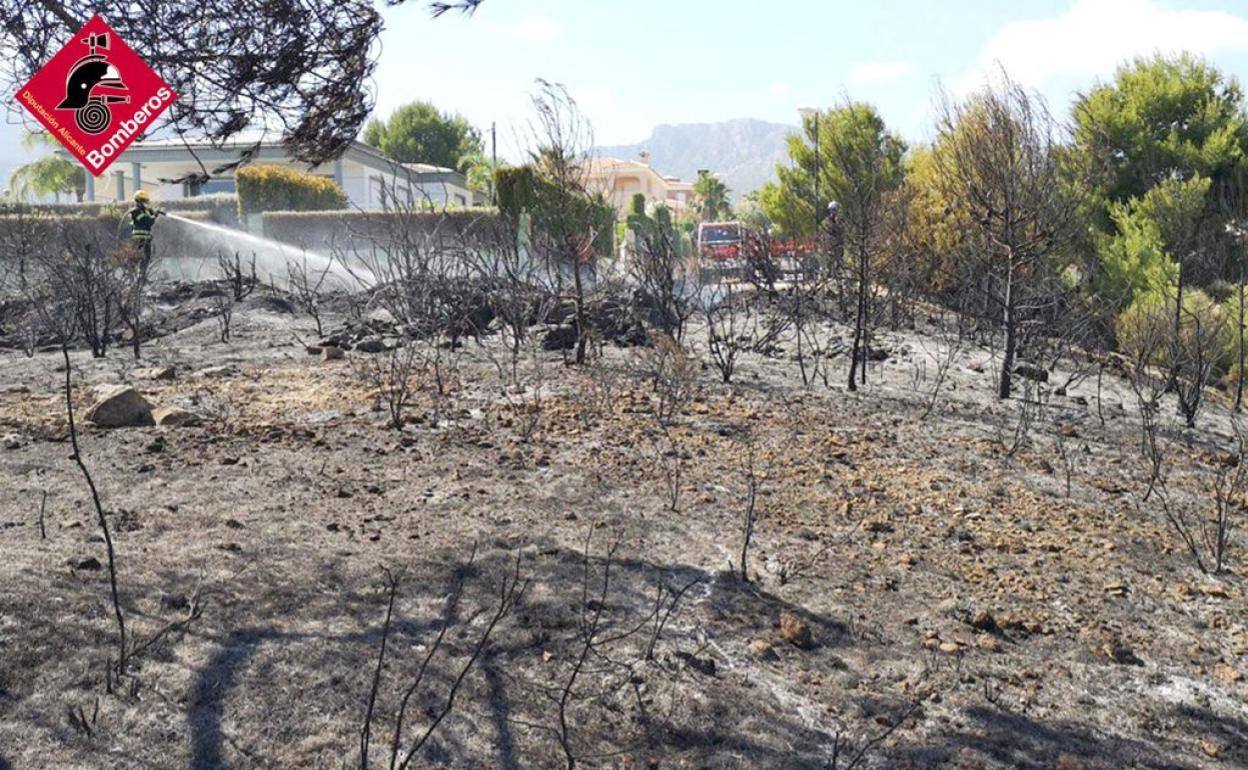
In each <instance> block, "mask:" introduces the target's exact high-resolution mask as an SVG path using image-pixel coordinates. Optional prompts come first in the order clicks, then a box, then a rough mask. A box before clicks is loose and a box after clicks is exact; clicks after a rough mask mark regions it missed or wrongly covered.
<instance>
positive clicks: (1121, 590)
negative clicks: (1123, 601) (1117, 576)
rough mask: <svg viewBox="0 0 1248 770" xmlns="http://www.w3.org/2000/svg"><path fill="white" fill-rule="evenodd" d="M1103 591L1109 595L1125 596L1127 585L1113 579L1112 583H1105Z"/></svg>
mask: <svg viewBox="0 0 1248 770" xmlns="http://www.w3.org/2000/svg"><path fill="white" fill-rule="evenodd" d="M1105 593H1107V594H1110V595H1111V596H1126V595H1127V586H1126V584H1125V583H1122V582H1120V581H1117V580H1115V581H1113V582H1112V583H1106V584H1105Z"/></svg>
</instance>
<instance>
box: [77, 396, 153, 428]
mask: <svg viewBox="0 0 1248 770" xmlns="http://www.w3.org/2000/svg"><path fill="white" fill-rule="evenodd" d="M86 420H87V422H91V423H94V424H96V425H99V426H100V427H101V428H138V427H142V426H145V425H152V424H153V420H152V406H151V404H149V403H147V399H145V398H143V396H142V395H141V394H140V393H139V392H138V391H137V390H135V389H134V388H132V387H130V386H129V385H109V386H105V387H103V388H101V389H100V390H99V391H98V395H97V398H96V401H95V403H94V404H92V405H91V407H90V408H89V409H88V410H87V414H86Z"/></svg>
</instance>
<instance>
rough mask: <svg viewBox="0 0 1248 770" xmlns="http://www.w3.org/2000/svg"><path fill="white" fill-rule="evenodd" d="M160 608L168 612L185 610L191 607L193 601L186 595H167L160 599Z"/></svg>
mask: <svg viewBox="0 0 1248 770" xmlns="http://www.w3.org/2000/svg"><path fill="white" fill-rule="evenodd" d="M160 606H161V609H164V610H167V611H176V610H185V609H188V608H189V607H190V606H191V600H190V599H188V598H186V594H165V595H164V596H162V597H160Z"/></svg>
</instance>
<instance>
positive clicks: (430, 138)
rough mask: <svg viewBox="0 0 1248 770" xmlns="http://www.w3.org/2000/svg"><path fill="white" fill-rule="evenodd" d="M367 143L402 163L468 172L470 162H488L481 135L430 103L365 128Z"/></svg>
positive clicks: (411, 106)
mask: <svg viewBox="0 0 1248 770" xmlns="http://www.w3.org/2000/svg"><path fill="white" fill-rule="evenodd" d="M364 142H365V143H366V144H370V145H372V146H373V147H376V148H377V149H379V150H381V151H382V153H384V154H385V156H386V157H388V158H390V159H391V160H394V161H397V162H399V163H429V164H432V165H434V166H442V167H444V168H453V169H456V170H458V171H467V170H468V169H467V168H466V167H465V162H466V161H472V160H473V159H474V158H476V159H479V160H481V161H484V158H485V155H484V149H483V147H482V144H481V134H480V132H478V131H477V129H475V128H473V127H472V126H471V125H470V124H469V123H468V121H467V119H466V118H464V117H463V116H461V115H450V114H446V113H442V112H439V111H438V109H437V108H436V107H434V106H433V105H432V104H430V103H429V102H412V103H410V104H405V105H403V106H402V107H400V108H398V109H397V110H395V111H394V113H393V114H392V115H390V117H389V118H388V119H386V120H385V121H382V120H378V119H376V118H374V119H373V120H371V121H369V123H368V125H367V126H366V127H365V128H364Z"/></svg>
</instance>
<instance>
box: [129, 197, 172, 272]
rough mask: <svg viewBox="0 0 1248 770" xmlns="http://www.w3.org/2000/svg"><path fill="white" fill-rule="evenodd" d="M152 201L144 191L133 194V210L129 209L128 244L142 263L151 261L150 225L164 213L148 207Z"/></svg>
mask: <svg viewBox="0 0 1248 770" xmlns="http://www.w3.org/2000/svg"><path fill="white" fill-rule="evenodd" d="M151 200H152V198H151V196H150V195H148V194H147V193H146V192H145V191H143V190H140V191H138V192H137V193H135V194H134V208H132V209H130V242H131V243H133V244H134V247H135V250H136V251H137V252H138V253H139V254H140V255H141V256H142V258H143V261H144V263H148V262H151V260H152V225H154V224H156V217H158V216H160V215H161V214H163V213H165V212H163V211H160V210H158V209H154V208H152V207H150V206H148V203H150V202H151Z"/></svg>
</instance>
